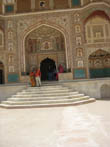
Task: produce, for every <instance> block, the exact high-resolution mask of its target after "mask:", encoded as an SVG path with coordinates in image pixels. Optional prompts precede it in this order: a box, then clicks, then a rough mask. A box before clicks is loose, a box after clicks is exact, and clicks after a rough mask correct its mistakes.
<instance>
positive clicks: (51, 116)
mask: <svg viewBox="0 0 110 147" xmlns="http://www.w3.org/2000/svg"><path fill="white" fill-rule="evenodd" d="M0 147H110V101H106V100H103V101H96V102H94V103H90V104H85V105H80V106H73V107H58V108H42V109H40V108H37V109H11V110H7V109H2V108H0Z"/></svg>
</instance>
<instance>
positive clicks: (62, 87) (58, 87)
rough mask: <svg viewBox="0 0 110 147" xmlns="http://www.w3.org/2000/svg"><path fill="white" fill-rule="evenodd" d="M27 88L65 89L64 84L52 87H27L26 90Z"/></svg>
mask: <svg viewBox="0 0 110 147" xmlns="http://www.w3.org/2000/svg"><path fill="white" fill-rule="evenodd" d="M28 89H33V90H34V89H35V90H36V89H41V90H42V89H43V90H44V89H50V90H52V89H67V87H64V86H53V87H52V86H41V87H28V88H27V90H28Z"/></svg>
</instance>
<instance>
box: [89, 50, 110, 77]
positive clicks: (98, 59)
mask: <svg viewBox="0 0 110 147" xmlns="http://www.w3.org/2000/svg"><path fill="white" fill-rule="evenodd" d="M89 73H90V78H101V77H110V53H109V52H106V51H104V50H101V49H99V50H97V51H96V52H94V53H92V54H91V55H90V56H89Z"/></svg>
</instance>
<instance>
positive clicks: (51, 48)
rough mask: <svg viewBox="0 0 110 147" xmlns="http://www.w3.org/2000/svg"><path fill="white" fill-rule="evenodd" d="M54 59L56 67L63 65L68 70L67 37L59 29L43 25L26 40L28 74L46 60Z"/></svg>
mask: <svg viewBox="0 0 110 147" xmlns="http://www.w3.org/2000/svg"><path fill="white" fill-rule="evenodd" d="M47 57H48V58H50V59H51V58H52V59H54V61H55V64H56V66H57V67H58V65H59V64H63V65H64V67H65V68H66V53H65V37H64V35H63V34H62V33H61V32H60V31H59V30H57V29H55V28H52V27H50V26H46V25H42V26H40V27H38V28H36V29H35V30H33V31H32V32H30V33H29V34H28V35H27V36H26V38H25V63H26V73H29V72H30V70H31V69H32V68H33V67H34V68H36V67H38V66H39V65H40V63H41V61H42V60H43V59H45V58H47Z"/></svg>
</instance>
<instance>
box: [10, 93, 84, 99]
mask: <svg viewBox="0 0 110 147" xmlns="http://www.w3.org/2000/svg"><path fill="white" fill-rule="evenodd" d="M83 95H84V94H78V93H76V94H75V93H65V94H64V93H55V94H54V93H53V94H45V93H44V94H43V93H41V94H29V95H28V94H27V95H26V94H25V95H24V94H17V95H12V98H13V97H14V98H18V97H19V98H29V97H30V98H32V97H36V98H37V97H39V98H40V97H41V98H42V97H51V98H54V97H58V98H59V97H61V98H62V97H68V96H73V97H77V96H83Z"/></svg>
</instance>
